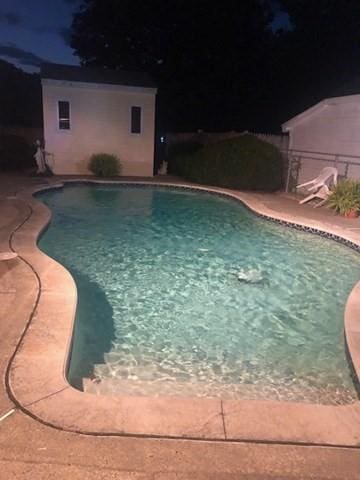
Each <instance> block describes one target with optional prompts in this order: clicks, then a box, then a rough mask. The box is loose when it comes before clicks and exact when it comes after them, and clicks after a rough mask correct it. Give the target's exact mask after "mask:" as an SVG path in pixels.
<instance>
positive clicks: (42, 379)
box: [0, 178, 360, 478]
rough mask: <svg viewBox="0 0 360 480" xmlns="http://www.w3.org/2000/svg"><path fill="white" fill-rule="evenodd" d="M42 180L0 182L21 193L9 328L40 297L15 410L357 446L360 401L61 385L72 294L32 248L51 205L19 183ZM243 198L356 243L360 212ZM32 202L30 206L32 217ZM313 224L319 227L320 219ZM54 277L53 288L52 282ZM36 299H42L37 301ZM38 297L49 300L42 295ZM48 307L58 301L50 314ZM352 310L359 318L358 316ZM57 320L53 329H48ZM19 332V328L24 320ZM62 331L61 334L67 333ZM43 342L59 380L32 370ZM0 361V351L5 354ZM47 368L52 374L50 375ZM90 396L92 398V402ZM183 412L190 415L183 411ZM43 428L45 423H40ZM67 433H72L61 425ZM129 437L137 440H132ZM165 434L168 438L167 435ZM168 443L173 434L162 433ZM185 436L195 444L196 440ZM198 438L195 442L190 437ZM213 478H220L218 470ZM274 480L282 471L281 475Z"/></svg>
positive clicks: (6, 223) (9, 266)
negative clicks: (323, 402)
mask: <svg viewBox="0 0 360 480" xmlns="http://www.w3.org/2000/svg"><path fill="white" fill-rule="evenodd" d="M44 180H45V181H44ZM44 180H43V179H29V178H27V179H20V178H18V179H12V180H11V181H10V182H8V183H7V184H5V185H2V186H3V188H2V193H3V195H4V196H5V197H6V196H13V195H14V193H17V192H19V195H18V197H19V198H21V200H16V199H9V200H3V201H2V202H1V210H2V211H1V213H2V215H1V217H0V218H1V225H0V226H1V227H2V228H1V231H0V233H1V235H0V242H1V243H0V246H1V250H8V249H9V244H8V242H9V237H10V236H11V242H12V243H13V247H14V248H15V250H16V251H18V252H19V254H20V256H21V258H19V259H17V260H11V261H8V262H3V263H4V265H1V266H0V268H1V269H2V270H0V274H2V275H1V279H0V281H1V294H2V297H3V298H4V299H5V301H4V302H3V303H2V309H4V312H2V318H5V317H6V318H7V322H6V323H7V325H11V327H12V328H15V326H16V325H19V326H20V325H22V328H24V325H25V324H26V323H27V320H29V319H30V316H31V312H32V311H33V308H34V306H35V305H36V309H35V314H34V315H33V317H32V318H31V323H30V326H29V329H28V331H27V332H26V335H25V341H24V342H22V343H21V346H20V348H19V351H18V352H17V355H16V356H15V360H14V362H13V365H12V370H11V372H10V385H8V386H10V389H9V388H8V389H7V393H8V394H10V396H11V399H12V400H13V401H15V402H16V406H17V408H18V410H17V412H18V413H19V414H20V412H23V413H21V416H22V418H23V417H25V415H24V414H30V415H32V416H33V417H37V418H38V419H39V420H40V421H42V422H45V423H47V424H49V425H53V426H55V427H57V428H60V429H63V430H67V431H68V432H70V431H73V432H86V433H91V432H93V433H97V434H99V433H100V434H108V433H110V434H111V433H115V434H116V433H118V434H122V433H125V434H128V435H140V436H142V435H150V436H156V435H157V436H160V437H182V438H184V437H185V438H197V439H211V440H222V441H224V440H228V441H229V440H236V441H239V440H240V441H241V440H246V441H260V442H264V444H265V443H266V442H267V441H271V442H275V443H276V442H283V443H289V442H291V443H303V444H322V445H343V446H353V447H355V446H357V445H358V444H359V442H360V440H359V437H360V422H359V420H360V413H359V408H358V402H357V403H356V404H354V405H350V406H342V407H327V406H326V407H324V406H318V405H315V406H312V405H302V404H289V403H286V404H285V405H284V403H280V402H235V404H233V402H223V405H221V401H218V400H214V402H213V401H212V400H202V399H198V400H199V402H201V404H199V403H198V402H197V401H195V402H194V400H193V399H192V400H186V399H184V400H181V399H180V400H179V399H177V400H175V399H171V402H175V403H174V404H173V408H170V405H169V401H168V400H165V399H164V400H161V399H157V401H156V402H155V403H154V399H152V401H150V400H149V399H144V398H137V399H134V398H128V399H118V398H109V397H105V399H104V400H101V399H100V397H95V396H92V395H90V394H87V395H86V394H84V393H82V392H77V391H76V390H74V389H72V388H71V387H69V386H68V385H67V384H64V378H63V377H64V376H63V369H64V356H66V351H64V345H65V343H64V342H65V341H66V342H67V343H66V345H68V342H69V338H68V337H69V328H68V326H66V325H65V326H64V325H63V324H62V323H61V324H59V322H58V321H57V319H58V318H59V317H60V316H61V317H62V316H63V315H65V316H66V315H73V312H74V299H75V297H74V295H73V284H72V279H71V277H70V275H68V274H67V273H66V271H64V269H63V268H62V267H61V266H59V265H58V264H56V262H54V261H52V260H49V259H48V258H47V257H46V256H44V255H43V254H41V253H40V252H39V251H38V250H37V249H36V248H34V245H35V241H36V238H37V234H38V232H39V231H40V230H41V228H42V227H43V226H44V222H46V221H47V219H48V218H47V216H48V211H47V209H46V208H45V207H42V206H41V205H40V204H39V203H38V202H36V201H33V200H32V198H31V196H29V195H27V193H26V191H25V190H26V189H27V187H30V188H34V187H35V188H37V187H38V186H40V185H41V184H44V183H47V182H48V179H44ZM59 180H60V179H50V182H51V183H53V182H54V181H55V182H56V183H57V182H59ZM31 184H32V185H31ZM21 191H22V192H21ZM246 197H247V200H249V198H250V201H251V200H252V201H253V202H258V204H261V205H262V208H267V209H270V211H271V212H273V215H275V214H276V212H277V213H278V215H279V214H281V212H282V213H283V214H284V212H285V214H286V215H290V217H292V219H293V220H294V216H297V217H296V218H297V219H298V220H297V221H300V220H299V218H300V217H302V218H303V219H305V220H306V221H307V222H309V220H311V222H312V221H313V222H318V223H319V222H320V223H321V226H322V228H323V229H325V230H326V229H327V228H333V229H334V228H335V231H336V233H337V234H340V231H342V232H343V235H345V236H346V237H347V238H349V239H351V240H352V241H354V242H356V243H360V242H359V240H360V235H359V232H360V222H359V220H350V221H349V220H345V219H342V218H339V217H335V216H334V215H333V213H332V212H329V211H325V210H324V209H321V211H320V210H313V209H312V208H311V207H309V206H299V205H298V204H297V203H296V202H295V201H294V199H292V198H286V197H284V196H278V195H275V196H274V195H263V196H262V195H260V194H257V195H253V194H246ZM243 199H245V198H243ZM32 202H34V203H32ZM29 205H31V206H32V208H33V213H32V214H31V215H30V213H31V211H30V210H29ZM261 205H260V206H261ZM299 207H300V209H299ZM254 208H255V207H254ZM34 212H35V214H34ZM29 215H30V216H29ZM24 220H26V222H25V223H24V224H23V226H22V227H21V228H19V229H18V230H17V232H16V233H15V234H13V232H14V229H16V228H17V227H18V226H19V225H20V224H21V223H22V222H23V221H24ZM318 228H321V227H320V226H319V225H318ZM344 230H345V233H344ZM333 231H334V230H333ZM24 261H25V262H28V263H25V262H24ZM64 272H65V273H64ZM58 275H61V276H62V277H61V278H62V282H61V287H62V288H61V289H64V290H63V291H62V292H61V291H59V283H58ZM39 279H40V281H41V292H40V293H41V295H40V301H39V302H38V300H39V298H38V297H39ZM54 282H55V284H56V288H54V287H53V284H54ZM41 297H43V298H42V299H41ZM42 301H44V302H45V303H42ZM48 301H50V304H51V305H50V306H51V308H50V311H49V310H46V308H48V307H49V304H48V307H47V306H46V302H48ZM54 302H55V303H54ZM6 305H8V307H6ZM54 305H56V310H55V312H54ZM354 308H355V309H357V308H358V307H357V306H356V305H355V307H354ZM355 313H356V312H355ZM357 313H358V310H357ZM24 317H25V318H24ZM357 318H359V317H358V315H357ZM43 320H44V321H50V322H51V328H49V324H47V325H46V324H45V323H42V321H43ZM55 325H56V328H54V327H55ZM10 330H11V328H10ZM19 331H21V328H20V330H19ZM355 333H356V332H355ZM5 337H6V335H5ZM65 337H67V338H66V339H65ZM59 338H62V344H61V342H60V344H59V342H58V340H59ZM52 342H53V343H52ZM16 344H17V341H16V339H14V340H13V342H10V344H9V345H8V346H7V348H5V350H4V349H2V350H1V351H2V352H4V357H5V360H4V362H5V363H4V365H3V364H2V363H1V366H2V367H4V368H6V365H8V363H9V357H11V356H12V351H13V349H14V348H15V345H16ZM48 345H50V347H51V348H50V353H51V354H52V357H53V358H54V359H55V363H57V364H58V365H59V364H61V365H62V369H61V379H59V378H56V375H54V371H52V370H50V369H49V365H48V364H47V367H46V368H45V369H44V371H42V372H41V370H42V369H40V370H39V369H38V366H39V362H40V364H41V363H42V361H44V362H45V363H46V362H47V360H46V357H48V355H49V352H48V348H49V347H48ZM66 345H65V347H66ZM2 361H3V358H1V362H2ZM32 365H33V367H32ZM50 368H52V367H50ZM56 368H58V367H55V370H56ZM49 373H51V374H52V375H49ZM34 374H35V375H34ZM86 396H87V397H92V400H90V399H89V398H88V400H85V398H84V397H86ZM69 397H70V399H69ZM94 398H95V399H96V401H93V399H94ZM11 399H9V398H6V395H4V403H3V400H2V401H1V402H0V407H1V409H0V414H1V415H2V414H3V412H5V411H6V409H7V408H8V409H11V408H12V407H13V403H12V401H11ZM84 400H85V402H84ZM69 402H70V403H72V404H76V403H78V406H77V407H76V409H75V410H73V411H72V412H69V411H67V408H68V404H69ZM103 402H104V403H103ZM149 402H150V403H149ZM176 402H180V403H176ZM189 402H190V403H189ZM151 403H152V404H151ZM80 404H81V405H80ZM73 406H74V405H73ZM136 407H137V408H136ZM104 408H105V410H106V411H107V412H109V408H110V409H111V410H110V411H111V412H116V414H114V416H110V415H109V414H107V419H106V422H105V425H104V422H103V419H101V422H100V423H101V425H99V417H103V416H104V415H105V416H106V412H105V411H104ZM136 410H137V411H136ZM184 412H185V413H187V414H186V415H185V414H184ZM26 420H27V421H28V422H30V421H31V422H35V423H36V421H35V420H34V419H33V418H29V417H26ZM11 421H12V417H11V416H10V417H9V418H8V419H6V420H5V422H9V423H10V422H11ZM97 422H98V423H97ZM89 427H90V428H89ZM39 428H40V425H39ZM41 428H46V427H45V426H44V425H42V426H41ZM51 431H53V432H54V436H55V431H54V430H53V429H51ZM60 433H61V434H63V435H65V434H66V432H64V431H62V432H57V435H60ZM67 435H75V434H74V433H73V434H70V433H67ZM97 438H98V437H97ZM103 440H105V439H103ZM112 440H115V439H112ZM117 440H118V439H117ZM122 440H124V439H122ZM138 440H139V442H140V443H141V442H145V440H144V439H141V440H140V439H138ZM124 441H125V440H124ZM132 441H134V440H133V439H132ZM159 441H160V440H159ZM162 441H163V442H165V440H162ZM168 442H170V443H171V442H174V441H173V440H172V441H170V440H168ZM189 442H190V441H189ZM190 443H192V444H194V442H190ZM198 443H199V442H198ZM195 444H197V443H196V442H195ZM212 444H216V445H219V443H218V442H212ZM287 448H290V447H287ZM293 448H295V446H294V447H293ZM297 448H299V447H297ZM303 448H305V447H303ZM307 448H308V447H307ZM333 451H334V450H333ZM336 451H339V450H336ZM341 451H342V450H341ZM353 452H354V458H355V457H356V458H357V460H359V461H360V459H359V457H358V456H357V455H358V451H357V450H353ZM355 454H356V456H355ZM357 465H359V463H357ZM10 478H11V477H10ZM114 478H115V477H114ZM124 478H125V477H124ZM129 478H130V477H129ZM164 478H167V477H164ZM168 478H176V477H168ZM189 478H195V477H189ZM204 478H209V477H204ZM216 478H220V477H219V476H217V477H216ZM237 478H239V477H237ZM274 478H280V475H279V476H278V477H274ZM289 478H291V477H289ZM293 478H298V477H293ZM299 478H300V477H299ZM304 478H305V477H304ZM314 478H319V477H314ZM323 478H327V477H323ZM329 478H337V477H329ZM339 478H346V477H344V476H343V477H339ZM349 478H352V477H349ZM353 478H356V477H353Z"/></svg>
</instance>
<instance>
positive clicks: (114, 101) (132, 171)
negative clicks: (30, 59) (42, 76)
mask: <svg viewBox="0 0 360 480" xmlns="http://www.w3.org/2000/svg"><path fill="white" fill-rule="evenodd" d="M143 90H144V91H142V89H138V88H133V87H120V86H109V85H106V86H99V85H95V84H80V85H77V84H72V85H71V86H68V85H67V84H66V83H64V82H63V84H61V82H57V81H55V82H53V81H48V80H45V81H44V80H43V115H44V138H45V150H46V151H47V152H49V153H50V155H49V156H48V159H49V163H50V165H52V167H53V171H54V173H56V174H63V175H73V174H76V175H79V174H90V173H91V172H89V170H88V161H89V158H90V156H91V155H92V154H93V153H100V152H105V153H111V154H115V155H117V156H118V157H119V159H120V161H121V164H122V175H129V176H152V175H153V162H154V134H155V132H154V128H155V94H154V93H153V92H154V91H152V92H151V91H150V89H148V90H149V91H146V89H143ZM58 101H69V102H70V122H71V129H70V130H60V129H59V126H58ZM132 106H139V107H141V108H142V132H141V134H132V133H130V112H131V107H132Z"/></svg>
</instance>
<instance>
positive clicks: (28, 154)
mask: <svg viewBox="0 0 360 480" xmlns="http://www.w3.org/2000/svg"><path fill="white" fill-rule="evenodd" d="M35 152H36V147H35V146H34V145H31V144H30V143H28V142H27V141H26V140H25V139H24V138H22V137H19V136H17V135H8V134H3V135H0V170H1V171H10V170H13V171H14V170H26V169H31V168H34V167H36V162H35V159H34V154H35Z"/></svg>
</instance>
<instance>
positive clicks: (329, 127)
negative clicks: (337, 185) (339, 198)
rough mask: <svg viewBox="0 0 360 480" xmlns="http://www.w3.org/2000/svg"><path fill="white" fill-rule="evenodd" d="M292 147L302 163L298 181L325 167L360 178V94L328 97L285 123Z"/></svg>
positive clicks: (310, 176)
mask: <svg viewBox="0 0 360 480" xmlns="http://www.w3.org/2000/svg"><path fill="white" fill-rule="evenodd" d="M282 130H283V132H288V133H289V136H290V139H289V150H290V154H291V156H292V157H293V158H299V159H300V163H301V170H300V175H299V178H298V181H299V182H303V181H306V180H307V179H310V178H313V177H315V176H316V175H317V174H318V173H319V171H320V170H321V169H322V168H323V167H324V166H337V168H338V170H339V173H340V174H341V175H344V176H347V177H352V178H360V95H348V96H344V97H334V98H327V99H325V100H322V101H321V102H319V103H317V104H316V105H314V106H313V107H311V108H309V109H308V110H305V111H304V112H302V113H300V114H299V115H296V117H293V118H292V119H290V120H289V121H287V122H286V123H284V124H283V125H282Z"/></svg>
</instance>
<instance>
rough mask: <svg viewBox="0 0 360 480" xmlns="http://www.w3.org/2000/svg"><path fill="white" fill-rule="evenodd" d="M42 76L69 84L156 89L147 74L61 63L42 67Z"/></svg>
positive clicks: (45, 64) (46, 64)
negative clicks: (98, 84) (79, 83)
mask: <svg viewBox="0 0 360 480" xmlns="http://www.w3.org/2000/svg"><path fill="white" fill-rule="evenodd" d="M40 75H41V78H44V79H45V78H46V79H51V80H64V81H68V82H84V83H100V84H101V83H103V84H107V85H126V86H132V87H148V88H156V84H155V82H154V80H153V79H152V78H151V77H150V75H148V74H147V73H145V72H129V71H126V70H108V69H106V68H89V67H79V66H75V65H63V64H60V63H44V64H42V65H41V72H40Z"/></svg>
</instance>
